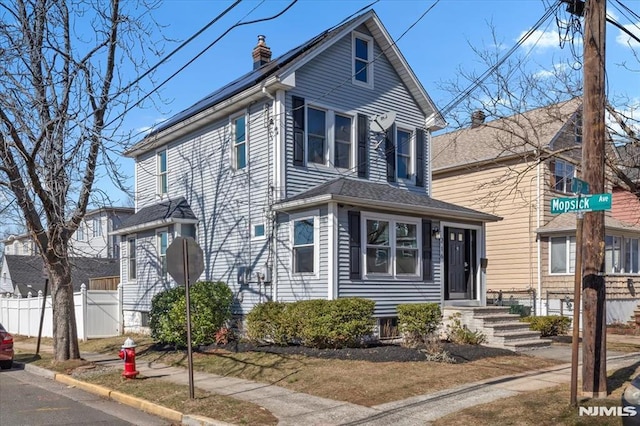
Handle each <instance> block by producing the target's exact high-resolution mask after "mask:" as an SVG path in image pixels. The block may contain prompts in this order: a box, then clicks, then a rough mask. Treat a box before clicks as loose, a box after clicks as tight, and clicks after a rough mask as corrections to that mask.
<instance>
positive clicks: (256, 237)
mask: <svg viewBox="0 0 640 426" xmlns="http://www.w3.org/2000/svg"><path fill="white" fill-rule="evenodd" d="M258 226H262V232H263V234H262V235H257V234H256V228H257V227H258ZM251 238H252V239H254V240H264V239H266V238H267V226H266V224H265V223H264V222H260V223H256V224H253V225H251Z"/></svg>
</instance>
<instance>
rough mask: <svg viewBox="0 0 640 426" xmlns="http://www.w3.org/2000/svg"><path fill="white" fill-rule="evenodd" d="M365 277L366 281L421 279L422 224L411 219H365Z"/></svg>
mask: <svg viewBox="0 0 640 426" xmlns="http://www.w3.org/2000/svg"><path fill="white" fill-rule="evenodd" d="M363 226H364V231H365V235H366V239H365V241H364V244H365V247H364V254H365V259H364V260H365V269H364V270H365V274H366V275H367V276H369V277H374V276H391V277H395V278H417V277H419V276H420V259H421V253H420V250H421V249H420V247H421V245H420V241H419V235H420V232H421V229H420V228H421V223H420V221H418V220H415V219H412V218H391V217H377V216H371V217H365V220H364V224H363Z"/></svg>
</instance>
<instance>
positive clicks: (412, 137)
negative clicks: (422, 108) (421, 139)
mask: <svg viewBox="0 0 640 426" xmlns="http://www.w3.org/2000/svg"><path fill="white" fill-rule="evenodd" d="M400 132H404V133H408V134H409V170H408V172H409V177H408V178H404V177H400V176H399V175H398V156H399V154H398V152H399V150H398V147H399V146H400V142H399V139H400V138H399V137H398V135H399V133H400ZM395 136H396V138H395V139H396V140H395V142H396V146H395V148H396V150H395V151H396V158H395V161H396V181H398V182H406V183H411V184H413V185H415V183H416V151H415V147H416V134H415V130H408V129H407V128H404V127H401V126H396V134H395Z"/></svg>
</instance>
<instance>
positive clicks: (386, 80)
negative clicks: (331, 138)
mask: <svg viewBox="0 0 640 426" xmlns="http://www.w3.org/2000/svg"><path fill="white" fill-rule="evenodd" d="M361 32H365V31H361ZM381 53H382V52H381V50H380V48H379V46H378V45H377V44H376V45H375V46H374V58H377V60H376V61H375V63H374V72H373V77H374V86H373V89H369V88H366V87H361V86H357V85H354V84H353V83H352V81H351V60H352V56H351V35H350V34H349V35H347V36H345V37H344V38H343V39H341V40H339V41H337V42H336V43H335V44H334V45H333V46H331V47H329V48H328V49H327V50H326V51H325V52H323V53H322V54H320V55H319V56H318V57H316V58H315V59H314V60H313V61H311V62H310V63H308V64H306V65H304V66H303V67H301V68H300V69H299V70H297V71H296V88H295V89H292V90H291V91H289V92H287V96H286V110H287V117H286V120H287V121H286V125H287V132H286V139H287V140H286V154H287V155H286V158H287V164H286V179H287V188H286V195H287V196H292V195H295V194H297V193H299V192H302V191H304V190H306V189H309V188H311V187H313V186H315V185H317V184H319V183H321V182H324V181H327V180H330V179H332V178H335V177H337V176H340V175H345V172H344V171H339V170H336V169H334V168H332V167H323V166H316V165H311V166H308V167H294V166H293V141H292V131H291V129H292V127H293V123H292V117H291V109H292V105H291V96H301V97H303V98H304V99H305V101H306V103H308V104H311V105H314V104H316V105H318V106H320V107H325V108H329V109H332V110H335V111H336V112H342V113H346V114H349V115H353V116H354V117H355V116H356V115H357V114H358V113H361V114H366V115H367V116H369V117H373V116H374V115H377V114H383V113H385V112H388V111H395V112H396V113H397V118H396V124H397V125H398V126H399V127H401V128H404V129H406V130H411V131H414V133H413V138H414V139H415V128H416V127H423V126H424V120H425V117H424V116H423V113H422V111H421V110H420V108H419V107H418V106H417V104H416V103H415V100H414V99H413V97H412V96H411V94H410V93H409V91H408V90H407V88H406V87H405V86H404V84H403V83H402V81H401V80H400V78H399V77H398V75H397V73H396V72H395V70H394V69H393V67H392V65H391V64H390V63H389V61H388V60H387V59H386V57H385V56H384V55H382V56H379V55H380V54H381ZM354 126H355V122H354ZM380 137H382V136H381V135H376V134H374V133H372V134H371V143H370V145H369V164H370V173H369V176H370V177H369V179H370V180H371V181H376V182H386V181H387V180H386V160H385V154H384V143H381V144H380V146H379V147H378V149H377V150H374V149H373V148H374V147H375V145H376V144H377V143H378V142H379V141H380ZM427 139H428V138H427ZM414 142H415V141H414ZM354 143H355V141H354ZM428 149H429V147H428V143H427V141H425V158H429V154H428V153H429V151H428ZM414 151H415V150H414ZM427 170H428V169H426V168H425V187H416V186H415V185H413V184H405V183H404V182H398V183H397V185H398V187H400V188H407V189H409V190H412V191H419V192H425V191H426V190H427V189H426V188H428V186H429V183H428V181H427V179H428V172H427ZM347 174H349V173H347ZM350 174H351V175H357V170H355V169H354V170H353V172H352V173H350Z"/></svg>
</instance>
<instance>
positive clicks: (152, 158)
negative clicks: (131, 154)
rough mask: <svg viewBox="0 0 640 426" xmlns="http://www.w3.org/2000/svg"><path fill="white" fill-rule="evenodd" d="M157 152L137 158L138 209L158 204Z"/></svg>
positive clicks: (136, 195) (136, 196) (136, 197)
mask: <svg viewBox="0 0 640 426" xmlns="http://www.w3.org/2000/svg"><path fill="white" fill-rule="evenodd" d="M156 172H157V171H156V152H155V151H151V152H146V153H144V154H142V155H140V156H139V157H137V158H136V188H135V189H136V194H135V199H136V209H138V210H139V209H141V208H143V207H145V206H148V205H150V204H153V203H155V202H157V199H158V197H157V193H158V191H157V187H156V177H157V175H156Z"/></svg>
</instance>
